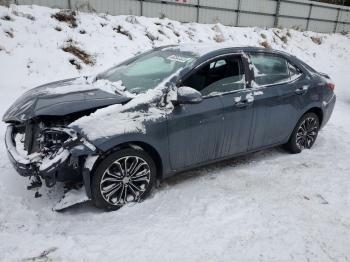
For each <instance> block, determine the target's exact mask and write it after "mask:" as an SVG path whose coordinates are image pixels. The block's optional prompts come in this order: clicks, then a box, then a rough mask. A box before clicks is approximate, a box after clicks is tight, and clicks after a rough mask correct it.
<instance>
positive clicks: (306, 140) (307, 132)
mask: <svg viewBox="0 0 350 262" xmlns="http://www.w3.org/2000/svg"><path fill="white" fill-rule="evenodd" d="M317 132H318V122H317V119H315V118H313V117H308V118H306V119H305V120H304V121H303V122H301V124H300V126H299V128H298V130H297V133H296V144H297V146H298V148H299V149H300V150H303V149H304V148H308V149H309V148H311V147H312V145H313V143H314V142H315V140H316V137H317Z"/></svg>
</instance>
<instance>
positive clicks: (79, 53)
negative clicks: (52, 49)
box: [62, 41, 95, 69]
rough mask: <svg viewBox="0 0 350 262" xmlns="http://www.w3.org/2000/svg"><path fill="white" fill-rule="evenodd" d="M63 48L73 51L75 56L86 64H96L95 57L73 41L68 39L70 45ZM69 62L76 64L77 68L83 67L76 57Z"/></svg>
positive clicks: (69, 51) (65, 50)
mask: <svg viewBox="0 0 350 262" xmlns="http://www.w3.org/2000/svg"><path fill="white" fill-rule="evenodd" d="M62 50H63V51H64V52H67V53H71V54H72V55H74V56H75V57H77V58H79V60H81V61H82V62H83V63H84V64H86V65H94V64H95V62H94V59H93V58H92V56H91V55H90V54H88V53H87V52H85V51H84V50H82V49H81V48H79V47H77V46H76V45H74V44H73V42H72V41H68V45H67V46H65V47H62ZM69 62H70V63H71V64H72V65H75V66H76V68H77V69H81V65H80V64H79V62H78V61H76V59H70V60H69Z"/></svg>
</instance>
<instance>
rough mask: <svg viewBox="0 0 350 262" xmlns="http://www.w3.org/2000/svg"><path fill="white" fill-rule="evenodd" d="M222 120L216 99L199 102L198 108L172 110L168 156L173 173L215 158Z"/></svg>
mask: <svg viewBox="0 0 350 262" xmlns="http://www.w3.org/2000/svg"><path fill="white" fill-rule="evenodd" d="M222 118H223V111H222V103H221V100H220V98H219V97H212V98H210V99H203V101H202V102H201V103H199V104H193V105H177V106H175V108H174V110H173V112H172V114H171V115H170V116H169V118H168V134H169V136H168V137H169V150H170V152H169V153H170V163H171V167H172V169H173V170H178V169H182V168H186V167H188V166H192V165H196V164H198V163H201V162H205V161H209V160H212V159H215V158H217V157H218V156H219V144H220V141H221V136H222V134H221V130H222Z"/></svg>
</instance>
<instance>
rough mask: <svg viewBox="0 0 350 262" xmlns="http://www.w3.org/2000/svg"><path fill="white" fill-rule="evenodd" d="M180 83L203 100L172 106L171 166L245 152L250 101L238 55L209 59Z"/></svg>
mask: <svg viewBox="0 0 350 262" xmlns="http://www.w3.org/2000/svg"><path fill="white" fill-rule="evenodd" d="M182 85H183V86H189V87H192V88H195V89H197V90H198V91H200V92H201V93H202V95H203V98H204V99H203V101H202V102H201V103H200V104H195V105H179V106H176V108H175V110H174V111H173V113H172V115H171V116H170V117H169V121H168V127H169V130H168V131H169V149H170V161H171V165H172V168H173V169H175V170H176V169H181V168H183V167H187V166H192V165H196V164H199V163H203V162H206V161H212V160H215V159H219V158H223V157H226V156H230V155H233V154H236V153H241V152H245V151H246V150H247V148H248V142H249V135H250V124H251V118H252V100H251V99H250V98H251V97H250V96H249V94H251V93H250V92H249V91H248V90H247V89H246V83H245V74H244V68H243V62H242V59H241V56H240V55H227V56H220V57H219V58H213V59H211V60H209V61H208V63H206V64H204V65H202V66H201V67H199V68H198V69H196V70H195V71H194V72H193V73H192V74H190V75H189V76H188V77H187V78H186V79H184V80H183V82H182ZM239 97H241V99H239Z"/></svg>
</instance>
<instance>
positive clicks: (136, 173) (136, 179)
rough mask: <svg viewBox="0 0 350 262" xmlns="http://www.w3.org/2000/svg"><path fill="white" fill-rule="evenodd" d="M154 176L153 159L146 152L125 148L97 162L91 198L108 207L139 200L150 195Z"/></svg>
mask: <svg viewBox="0 0 350 262" xmlns="http://www.w3.org/2000/svg"><path fill="white" fill-rule="evenodd" d="M155 178H156V168H155V164H154V161H153V159H152V158H151V157H150V156H149V155H148V154H147V153H146V152H145V151H142V150H136V149H132V148H128V149H122V150H120V151H117V152H115V153H112V154H110V155H109V156H108V157H107V158H106V159H104V160H103V161H102V162H101V163H100V164H99V165H98V167H97V169H96V171H95V172H94V174H93V177H92V201H93V203H94V205H95V206H96V207H98V208H103V209H108V210H117V209H118V208H120V207H122V206H123V205H125V204H127V203H130V202H139V201H141V200H142V199H144V198H145V197H147V196H148V195H149V193H150V192H151V190H152V188H153V185H154V181H155Z"/></svg>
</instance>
